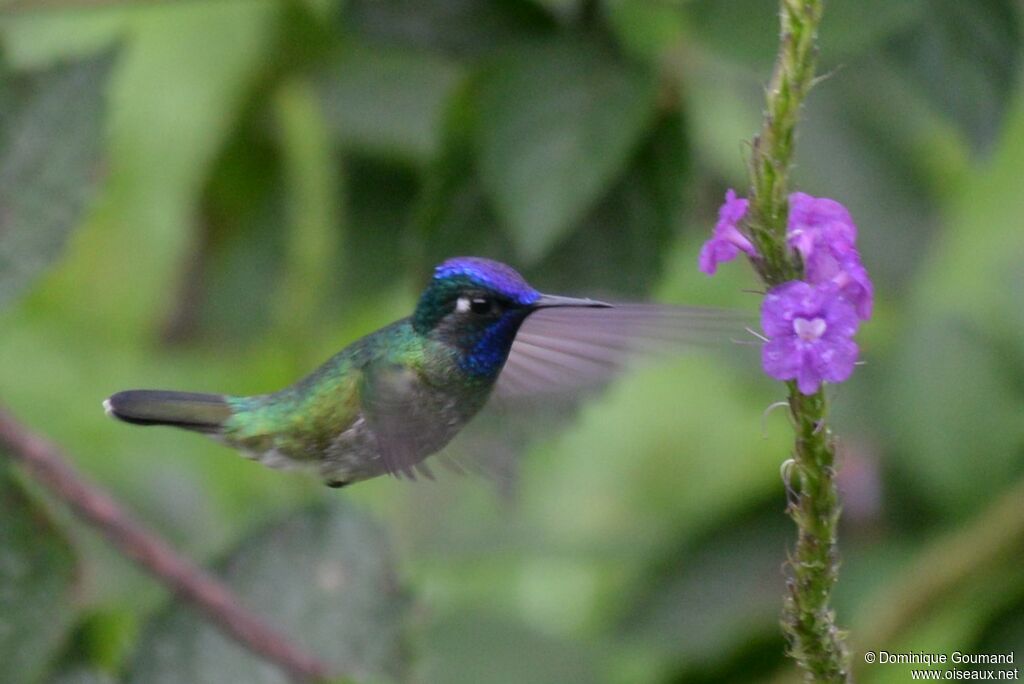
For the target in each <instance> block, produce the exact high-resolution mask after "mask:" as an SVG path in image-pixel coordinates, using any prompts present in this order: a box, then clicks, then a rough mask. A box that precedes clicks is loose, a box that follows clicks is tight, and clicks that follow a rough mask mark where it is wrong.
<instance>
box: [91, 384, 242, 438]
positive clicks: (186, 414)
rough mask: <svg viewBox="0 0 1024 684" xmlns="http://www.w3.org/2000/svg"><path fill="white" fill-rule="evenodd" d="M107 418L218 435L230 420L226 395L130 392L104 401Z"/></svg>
mask: <svg viewBox="0 0 1024 684" xmlns="http://www.w3.org/2000/svg"><path fill="white" fill-rule="evenodd" d="M103 409H104V410H105V411H106V412H107V415H108V416H113V417H114V418H117V419H118V420H123V421H124V422H126V423H133V424H135V425H171V426H174V427H180V428H185V429H186V430H194V431H196V432H205V433H217V432H219V431H220V429H221V427H222V426H223V424H224V422H225V421H226V420H228V419H229V418H230V417H231V414H232V411H231V406H230V405H229V404H228V403H227V397H225V396H224V395H223V394H197V393H195V392H169V391H165V390H128V391H126V392H118V393H117V394H114V395H112V396H111V397H110V398H108V399H106V400H104V402H103Z"/></svg>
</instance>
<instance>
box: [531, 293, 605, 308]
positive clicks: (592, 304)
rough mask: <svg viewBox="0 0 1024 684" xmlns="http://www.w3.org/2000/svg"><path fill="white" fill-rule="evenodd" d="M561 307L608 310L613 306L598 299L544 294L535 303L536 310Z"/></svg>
mask: <svg viewBox="0 0 1024 684" xmlns="http://www.w3.org/2000/svg"><path fill="white" fill-rule="evenodd" d="M559 306H574V307H589V308H601V309H607V308H610V307H611V306H612V305H611V304H608V303H606V302H599V301H597V300H596V299H579V298H577V297H560V296H558V295H548V294H542V295H541V296H540V299H538V300H537V301H535V302H534V303H533V308H534V309H552V308H555V307H559Z"/></svg>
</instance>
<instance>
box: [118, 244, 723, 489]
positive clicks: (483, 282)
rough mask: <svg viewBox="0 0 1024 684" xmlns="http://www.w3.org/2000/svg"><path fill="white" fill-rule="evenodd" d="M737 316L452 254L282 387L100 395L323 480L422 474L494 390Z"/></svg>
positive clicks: (136, 418) (616, 357) (589, 373)
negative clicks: (411, 306)
mask: <svg viewBox="0 0 1024 684" xmlns="http://www.w3.org/2000/svg"><path fill="white" fill-rule="evenodd" d="M723 325H724V328H723ZM735 327H736V326H735V319H734V317H731V316H729V315H728V313H727V312H721V311H717V310H714V309H699V308H688V307H673V306H666V305H648V304H614V305H613V304H609V303H606V302H602V301H597V300H594V299H586V298H575V297H565V296H559V295H550V294H542V293H541V292H539V291H537V290H536V289H534V288H533V287H532V286H531V285H530V284H529V283H527V282H526V280H525V279H524V278H523V277H522V276H521V275H519V273H517V272H516V271H515V270H514V269H512V268H511V267H510V266H507V265H505V264H503V263H500V262H497V261H492V260H490V259H485V258H481V257H457V258H452V259H449V260H447V261H445V262H444V263H442V264H441V265H439V266H438V267H437V268H436V269H434V273H433V277H432V278H431V280H430V282H429V284H428V285H427V287H426V289H425V290H424V291H423V293H422V294H421V296H420V298H419V301H418V303H417V305H416V308H415V311H414V312H413V313H412V315H411V316H409V317H408V318H403V319H401V320H399V321H396V322H394V323H392V324H390V325H388V326H386V327H384V328H381V329H380V330H377V331H376V332H373V333H370V334H369V335H367V336H365V337H363V338H361V339H359V340H357V341H355V342H353V343H352V344H350V345H349V346H348V347H346V348H344V349H343V350H342V351H340V352H338V353H337V354H336V355H334V356H333V357H332V358H330V359H329V360H328V361H327V362H325V363H324V364H323V365H322V366H320V367H319V368H317V369H316V370H315V371H313V372H312V373H311V374H310V375H308V376H307V377H305V378H303V379H301V380H299V381H298V382H296V383H294V384H293V385H291V386H289V387H286V388H284V389H282V390H280V391H277V392H273V393H269V394H260V395H255V396H231V395H224V394H203V393H195V392H178V391H168V390H127V391H123V392H118V393H116V394H113V395H112V396H110V397H109V398H107V399H106V400H104V402H103V407H104V409H105V411H106V413H107V414H108V415H110V416H112V417H114V418H117V419H119V420H122V421H124V422H126V423H132V424H135V425H166V426H172V427H177V428H184V429H186V430H190V431H193V432H198V433H202V434H205V435H208V436H210V437H213V438H214V439H216V440H218V441H220V442H222V443H224V444H226V445H228V446H230V447H233V448H235V449H238V450H240V451H241V452H242V453H243V454H244V455H246V456H248V457H249V458H252V459H255V460H258V461H260V462H262V463H264V464H266V465H268V466H270V467H276V468H285V467H294V466H302V465H305V466H311V467H312V468H313V469H315V470H316V471H317V472H318V473H319V475H320V477H322V478H323V480H324V481H325V483H326V484H327V485H328V486H330V487H342V486H345V485H349V484H352V483H354V482H359V481H361V480H366V479H368V478H372V477H376V476H379V475H385V474H388V475H392V476H396V477H406V478H409V479H415V476H416V474H419V475H422V476H424V477H427V478H432V477H433V475H432V472H431V470H430V468H429V466H428V465H427V464H425V463H424V460H425V459H426V458H427V457H428V456H430V455H432V454H435V453H437V452H439V451H441V450H442V449H443V448H444V447H445V446H446V445H447V444H448V443H449V442H450V441H451V440H452V439H453V438H454V437H455V436H456V435H457V434H458V433H459V432H460V431H461V430H462V429H463V428H464V427H465V426H466V425H467V424H468V423H469V422H470V421H471V420H472V419H473V417H474V416H476V415H477V413H479V412H480V410H481V409H482V408H483V407H484V406H485V404H487V403H488V401H489V400H490V399H491V397H492V395H499V396H503V397H506V398H512V399H514V398H516V397H532V396H537V395H543V394H559V393H561V394H565V393H569V394H571V393H573V392H577V391H579V390H581V389H583V388H585V387H587V386H591V385H595V384H598V383H600V382H602V381H604V380H606V379H608V378H610V377H611V376H612V375H613V374H614V373H615V372H616V371H617V370H619V369H621V368H622V366H623V365H624V363H625V362H626V361H627V359H628V358H630V357H631V356H633V355H635V353H637V352H644V351H649V350H651V349H654V348H663V347H664V346H665V344H666V343H667V344H670V345H671V344H674V343H676V342H680V341H682V342H689V341H693V339H694V334H696V337H697V339H698V340H699V339H700V338H701V336H702V334H703V333H706V332H708V331H711V332H715V331H716V330H717V331H719V332H721V331H722V330H731V329H733V328H735Z"/></svg>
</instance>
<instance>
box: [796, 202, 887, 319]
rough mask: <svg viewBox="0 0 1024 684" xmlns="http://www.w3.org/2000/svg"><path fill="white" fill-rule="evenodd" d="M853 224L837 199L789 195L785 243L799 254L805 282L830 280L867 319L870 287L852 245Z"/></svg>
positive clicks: (853, 236) (871, 296) (872, 291)
mask: <svg viewBox="0 0 1024 684" xmlns="http://www.w3.org/2000/svg"><path fill="white" fill-rule="evenodd" d="M856 240H857V227H856V226H855V225H854V223H853V218H852V217H851V216H850V212H848V211H847V210H846V207H844V206H843V205H842V204H840V203H839V202H836V201H835V200H831V199H827V198H823V197H811V196H810V195H808V194H806V193H803V192H794V193H793V194H791V195H790V196H789V222H788V224H787V227H786V242H787V243H788V244H789V246H790V247H792V248H793V249H795V250H796V251H797V252H799V253H800V256H801V257H803V261H804V271H805V273H806V277H807V282H809V283H811V284H813V285H818V284H822V283H832V284H834V285H836V287H838V288H839V291H840V293H841V294H842V295H843V296H844V297H845V298H846V299H847V300H849V302H850V303H851V304H853V306H854V308H855V309H856V311H857V315H858V316H859V317H860V318H862V319H864V320H867V319H868V318H871V308H872V304H873V302H874V288H873V287H872V285H871V279H870V278H869V277H868V272H867V270H866V269H865V268H864V265H863V264H862V263H861V260H860V253H859V252H858V251H857V248H856V247H855V246H854V243H855V242H856Z"/></svg>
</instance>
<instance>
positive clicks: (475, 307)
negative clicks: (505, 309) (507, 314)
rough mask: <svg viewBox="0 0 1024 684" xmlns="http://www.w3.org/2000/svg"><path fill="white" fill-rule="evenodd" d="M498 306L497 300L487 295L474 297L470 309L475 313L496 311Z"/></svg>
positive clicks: (481, 313)
mask: <svg viewBox="0 0 1024 684" xmlns="http://www.w3.org/2000/svg"><path fill="white" fill-rule="evenodd" d="M497 308H498V307H497V302H495V301H494V300H493V299H488V298H487V297H474V298H473V299H472V300H470V302H469V310H470V311H472V312H473V313H475V314H480V315H483V314H489V313H496V311H497Z"/></svg>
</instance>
